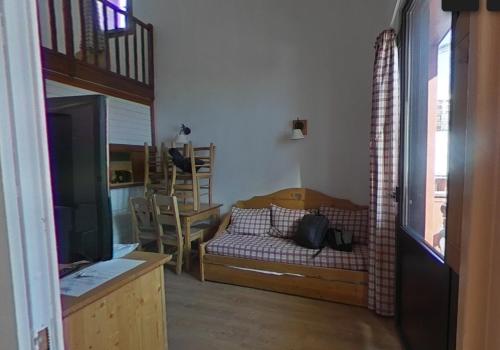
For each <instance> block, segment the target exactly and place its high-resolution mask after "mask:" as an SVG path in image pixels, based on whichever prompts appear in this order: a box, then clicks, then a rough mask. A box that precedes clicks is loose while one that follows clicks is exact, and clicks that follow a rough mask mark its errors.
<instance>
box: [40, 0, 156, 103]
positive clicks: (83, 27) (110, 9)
mask: <svg viewBox="0 0 500 350" xmlns="http://www.w3.org/2000/svg"><path fill="white" fill-rule="evenodd" d="M39 13H40V14H39V19H40V32H41V43H42V47H43V50H42V51H43V55H44V61H43V65H44V70H45V71H47V72H49V73H51V74H53V75H54V74H56V75H66V76H70V77H74V78H77V79H80V80H86V81H90V82H93V83H95V84H99V85H103V86H110V87H111V88H114V89H123V90H125V91H126V92H129V93H132V94H136V95H140V96H142V97H144V98H148V99H152V98H153V97H154V93H153V91H154V90H153V88H154V64H153V26H152V25H151V24H145V23H144V22H142V21H141V20H139V19H137V18H135V17H134V16H132V15H131V14H130V13H128V12H127V11H126V10H123V9H121V8H119V7H118V6H116V5H114V4H113V3H111V2H109V1H108V0H39Z"/></svg>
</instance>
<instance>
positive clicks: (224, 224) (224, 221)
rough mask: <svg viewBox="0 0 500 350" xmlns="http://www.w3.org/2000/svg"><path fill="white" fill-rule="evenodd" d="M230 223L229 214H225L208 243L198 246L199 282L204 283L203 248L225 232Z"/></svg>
mask: <svg viewBox="0 0 500 350" xmlns="http://www.w3.org/2000/svg"><path fill="white" fill-rule="evenodd" d="M230 222H231V213H227V214H226V215H224V216H223V217H222V220H221V222H220V224H219V227H218V228H217V232H215V234H214V235H213V237H212V238H210V239H209V240H208V241H206V242H203V243H201V244H200V280H201V281H202V282H203V281H205V268H204V265H203V258H204V257H205V246H206V245H207V244H208V243H210V241H211V240H213V239H215V238H217V237H220V236H222V235H223V234H224V232H225V231H226V229H227V227H228V226H229V223H230Z"/></svg>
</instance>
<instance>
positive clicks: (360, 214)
mask: <svg viewBox="0 0 500 350" xmlns="http://www.w3.org/2000/svg"><path fill="white" fill-rule="evenodd" d="M319 214H320V215H324V216H326V217H327V218H328V220H329V222H330V228H333V227H335V228H338V229H341V230H345V231H348V232H351V233H352V235H353V242H354V243H361V244H368V209H361V210H347V209H339V208H333V207H320V208H319Z"/></svg>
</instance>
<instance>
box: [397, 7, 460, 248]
mask: <svg viewBox="0 0 500 350" xmlns="http://www.w3.org/2000/svg"><path fill="white" fill-rule="evenodd" d="M440 3H441V2H440V1H434V0H429V1H417V2H415V5H414V7H413V8H412V9H411V11H410V12H409V15H408V18H407V20H408V24H409V26H408V33H407V34H408V37H409V43H410V44H409V46H408V51H407V60H408V62H407V67H408V70H407V86H406V101H407V103H406V111H405V120H406V122H405V149H404V151H405V154H404V159H405V162H404V170H405V172H404V180H405V181H404V184H405V186H404V197H403V203H404V212H403V225H404V226H405V228H406V229H407V230H408V231H409V232H411V233H412V234H413V235H416V236H419V237H421V238H422V239H423V240H424V241H425V242H426V243H427V244H428V245H429V246H431V247H432V248H433V249H434V250H435V251H436V252H438V253H439V254H441V255H443V256H444V254H445V241H446V206H447V190H448V188H447V187H448V139H449V119H450V76H451V14H450V13H446V12H443V11H442V10H441V6H440Z"/></svg>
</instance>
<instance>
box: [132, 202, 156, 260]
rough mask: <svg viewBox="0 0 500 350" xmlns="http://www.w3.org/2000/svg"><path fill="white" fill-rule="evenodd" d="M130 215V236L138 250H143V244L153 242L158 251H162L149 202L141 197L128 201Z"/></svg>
mask: <svg viewBox="0 0 500 350" xmlns="http://www.w3.org/2000/svg"><path fill="white" fill-rule="evenodd" d="M129 206H130V213H131V219H132V235H133V239H134V241H135V242H136V243H139V250H143V246H144V244H147V243H151V242H155V243H156V247H157V249H158V251H160V250H161V249H162V245H161V241H160V235H159V234H158V231H157V227H156V224H155V222H154V216H153V211H152V207H151V202H150V201H149V200H148V199H146V198H142V197H137V198H130V199H129Z"/></svg>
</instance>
